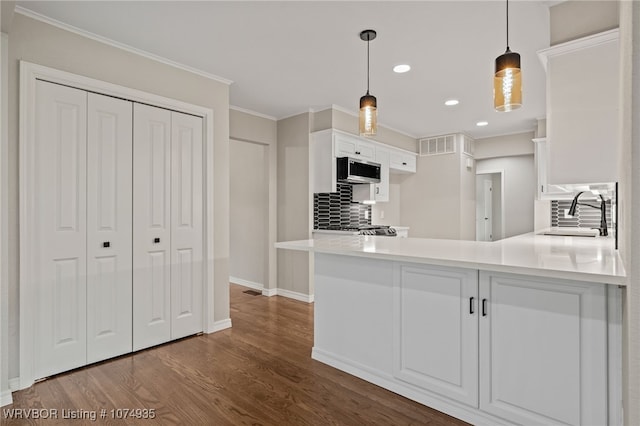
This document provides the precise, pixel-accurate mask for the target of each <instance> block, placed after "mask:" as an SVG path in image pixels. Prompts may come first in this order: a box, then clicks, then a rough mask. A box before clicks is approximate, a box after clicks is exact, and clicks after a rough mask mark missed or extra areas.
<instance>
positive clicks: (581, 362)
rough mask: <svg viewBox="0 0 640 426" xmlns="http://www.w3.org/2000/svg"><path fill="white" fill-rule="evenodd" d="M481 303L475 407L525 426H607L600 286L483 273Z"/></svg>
mask: <svg viewBox="0 0 640 426" xmlns="http://www.w3.org/2000/svg"><path fill="white" fill-rule="evenodd" d="M480 297H481V305H482V304H483V302H484V305H485V306H484V307H482V306H481V308H480V310H481V317H480V395H481V396H480V409H481V410H483V411H486V412H489V413H491V414H495V415H496V416H500V417H503V418H505V419H510V420H511V421H513V422H516V423H519V424H527V425H549V424H563V425H605V424H607V342H606V337H607V330H606V324H607V318H606V297H605V289H604V285H599V284H593V283H579V282H569V281H560V280H552V279H546V278H545V279H544V281H543V280H536V279H535V278H533V277H531V278H530V277H523V276H518V275H508V274H498V273H487V272H481V273H480ZM485 300H486V301H485Z"/></svg>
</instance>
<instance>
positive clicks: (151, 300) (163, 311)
mask: <svg viewBox="0 0 640 426" xmlns="http://www.w3.org/2000/svg"><path fill="white" fill-rule="evenodd" d="M133 124H134V135H133V170H134V176H133V350H139V349H143V348H146V347H149V346H153V345H157V344H159V343H163V342H166V341H169V340H170V339H171V274H170V270H171V267H170V262H171V253H170V249H171V112H170V111H168V110H165V109H162V108H156V107H151V106H147V105H141V104H134V123H133Z"/></svg>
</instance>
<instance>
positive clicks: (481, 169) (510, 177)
mask: <svg viewBox="0 0 640 426" xmlns="http://www.w3.org/2000/svg"><path fill="white" fill-rule="evenodd" d="M496 171H502V172H503V182H504V188H503V194H504V198H503V200H502V202H503V203H504V216H503V217H502V220H503V222H504V231H505V234H504V238H508V237H512V236H514V235H518V234H523V233H526V232H531V231H533V223H534V199H535V197H536V192H535V190H536V175H535V168H534V161H533V155H519V156H514V157H503V158H492V159H486V160H480V161H477V162H476V173H493V172H496Z"/></svg>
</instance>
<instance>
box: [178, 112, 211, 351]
mask: <svg viewBox="0 0 640 426" xmlns="http://www.w3.org/2000/svg"><path fill="white" fill-rule="evenodd" d="M171 118H172V123H171V129H172V135H171V147H172V148H171V162H172V171H171V177H172V180H171V198H172V202H171V222H172V225H171V317H172V322H171V338H172V339H177V338H180V337H184V336H188V335H190V334H195V333H198V332H201V331H202V329H203V327H202V303H203V301H202V268H203V263H202V237H203V235H202V232H203V228H202V208H203V206H202V189H203V187H202V179H203V176H202V162H203V152H202V119H201V118H200V117H194V116H192V115H187V114H181V113H177V112H172V113H171Z"/></svg>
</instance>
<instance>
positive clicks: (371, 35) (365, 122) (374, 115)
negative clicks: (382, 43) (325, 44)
mask: <svg viewBox="0 0 640 426" xmlns="http://www.w3.org/2000/svg"><path fill="white" fill-rule="evenodd" d="M376 35H377V34H376V32H375V31H374V30H364V31H362V32H361V33H360V38H361V39H362V40H364V41H366V42H367V93H366V94H365V95H364V96H363V97H361V98H360V114H359V118H360V119H359V121H360V136H374V135H375V134H376V132H377V131H378V101H377V100H376V97H375V96H373V95H371V94H369V42H370V41H371V40H373V39H375V38H376Z"/></svg>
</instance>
